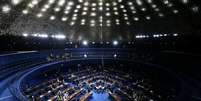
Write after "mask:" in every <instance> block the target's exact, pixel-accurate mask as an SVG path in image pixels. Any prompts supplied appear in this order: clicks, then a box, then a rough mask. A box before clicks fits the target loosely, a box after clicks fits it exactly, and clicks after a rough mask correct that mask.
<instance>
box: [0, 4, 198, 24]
mask: <svg viewBox="0 0 201 101" xmlns="http://www.w3.org/2000/svg"><path fill="white" fill-rule="evenodd" d="M175 4H179V5H186V6H187V7H186V8H188V6H189V5H190V4H191V0H10V1H9V2H8V1H7V2H6V1H5V2H4V3H2V4H1V9H2V10H1V14H8V13H10V12H15V11H16V12H19V11H20V12H21V14H22V15H23V16H35V17H36V18H38V19H43V20H44V19H46V20H47V19H48V20H50V21H53V20H57V21H58V20H59V21H61V22H63V23H66V24H68V25H69V26H74V25H81V26H90V27H95V26H107V27H110V26H119V25H127V26H130V25H133V24H135V23H136V22H138V21H141V20H142V21H149V20H152V19H160V18H163V17H168V15H170V14H172V15H173V14H178V13H180V10H181V9H178V8H177V5H175ZM189 9H192V11H193V12H198V11H199V7H198V6H196V5H193V6H192V7H190V8H189Z"/></svg>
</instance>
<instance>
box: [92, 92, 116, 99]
mask: <svg viewBox="0 0 201 101" xmlns="http://www.w3.org/2000/svg"><path fill="white" fill-rule="evenodd" d="M89 101H113V100H112V99H111V98H110V95H109V94H108V93H105V92H103V93H96V92H93V94H92V96H91V97H90V99H89Z"/></svg>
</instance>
